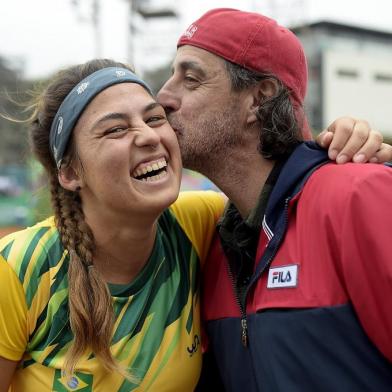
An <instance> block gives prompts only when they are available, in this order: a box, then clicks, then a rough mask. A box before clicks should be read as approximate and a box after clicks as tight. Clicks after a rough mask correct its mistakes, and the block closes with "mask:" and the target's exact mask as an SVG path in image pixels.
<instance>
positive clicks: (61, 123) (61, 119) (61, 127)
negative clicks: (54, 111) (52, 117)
mask: <svg viewBox="0 0 392 392" xmlns="http://www.w3.org/2000/svg"><path fill="white" fill-rule="evenodd" d="M63 124H64V119H63V117H61V116H60V117H59V123H58V125H57V135H60V133H61V131H62V130H63Z"/></svg>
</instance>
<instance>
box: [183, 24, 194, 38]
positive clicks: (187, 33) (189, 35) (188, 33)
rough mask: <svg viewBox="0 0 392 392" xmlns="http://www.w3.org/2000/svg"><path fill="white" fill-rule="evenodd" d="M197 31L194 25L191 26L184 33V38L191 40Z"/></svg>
mask: <svg viewBox="0 0 392 392" xmlns="http://www.w3.org/2000/svg"><path fill="white" fill-rule="evenodd" d="M196 30H197V26H195V25H194V24H191V25H190V26H189V27H188V28H187V29H186V31H185V33H184V34H183V35H184V36H185V37H187V38H189V39H191V38H192V37H193V34H195V33H196Z"/></svg>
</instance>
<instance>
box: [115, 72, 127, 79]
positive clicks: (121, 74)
mask: <svg viewBox="0 0 392 392" xmlns="http://www.w3.org/2000/svg"><path fill="white" fill-rule="evenodd" d="M116 75H117V77H118V78H121V76H125V71H116Z"/></svg>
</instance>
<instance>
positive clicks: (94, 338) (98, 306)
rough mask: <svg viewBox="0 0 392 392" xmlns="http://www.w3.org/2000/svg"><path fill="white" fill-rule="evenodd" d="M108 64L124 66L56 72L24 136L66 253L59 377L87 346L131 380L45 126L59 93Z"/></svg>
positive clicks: (104, 289) (87, 235) (92, 65)
mask: <svg viewBox="0 0 392 392" xmlns="http://www.w3.org/2000/svg"><path fill="white" fill-rule="evenodd" d="M113 66H116V67H123V68H128V67H127V66H125V65H123V64H121V63H116V62H114V61H111V60H93V61H90V62H88V63H86V64H84V65H80V66H75V67H71V68H69V69H67V70H64V71H61V72H59V73H58V74H57V75H56V76H55V77H54V78H53V80H52V82H51V83H50V84H49V85H48V87H47V88H46V90H45V91H44V92H43V93H42V94H41V95H40V96H39V97H38V98H37V99H36V100H35V103H34V104H33V105H31V106H30V108H31V109H33V110H34V112H33V114H32V115H31V117H30V119H29V120H30V121H31V127H30V135H31V147H32V150H33V152H34V153H35V155H36V157H37V158H38V160H39V161H40V162H41V163H42V165H43V166H44V168H45V169H46V171H47V174H48V176H49V179H50V190H51V196H52V204H53V210H54V215H55V221H56V226H57V228H58V230H59V233H60V237H61V240H62V243H63V245H64V248H65V249H67V250H68V252H69V255H70V261H69V269H68V286H69V314H70V315H69V318H70V325H71V329H72V332H73V334H74V340H73V342H72V345H71V348H70V350H69V351H68V353H67V357H66V361H65V365H64V372H65V376H66V377H70V376H71V375H72V374H73V372H74V369H75V366H76V364H77V362H78V360H79V359H80V358H81V357H82V356H83V355H84V354H86V353H87V352H88V350H92V351H93V353H94V354H95V356H96V357H97V358H98V359H99V360H100V361H101V363H102V365H103V366H104V367H105V368H106V370H108V371H118V372H119V373H120V374H122V375H123V376H124V377H125V378H127V379H129V380H131V381H133V382H135V381H136V379H135V377H133V376H131V375H130V373H129V372H128V371H126V369H125V368H124V367H123V366H121V364H119V363H118V362H117V361H116V360H115V359H114V358H113V356H112V354H111V352H110V342H111V337H112V333H113V322H114V320H113V319H114V317H113V308H112V300H111V296H110V292H109V289H108V286H107V284H106V283H105V281H104V280H103V278H102V276H101V275H100V273H99V271H98V270H97V269H96V268H95V267H94V253H95V242H94V236H93V233H92V231H91V229H90V227H89V226H88V224H87V223H86V221H85V218H84V214H83V208H82V203H81V199H80V197H79V195H78V193H77V192H71V191H68V190H66V189H64V188H62V187H61V185H60V184H59V181H58V174H57V169H56V165H55V162H54V160H53V158H52V155H51V153H50V149H49V131H50V126H51V123H52V121H53V118H54V116H55V114H56V111H57V110H58V108H59V106H60V104H61V102H62V101H63V100H64V98H65V96H66V95H67V94H68V93H69V92H70V90H71V89H72V88H73V87H74V86H75V85H76V84H78V83H79V82H80V81H81V80H82V79H84V78H85V77H86V76H88V75H89V74H91V73H93V72H95V71H97V70H99V69H102V68H105V67H113ZM75 156H76V149H75V146H74V144H73V140H71V143H70V146H69V148H68V151H67V153H66V156H65V160H64V161H65V162H68V164H69V163H70V162H72V160H73V159H74V158H75ZM65 165H67V163H65Z"/></svg>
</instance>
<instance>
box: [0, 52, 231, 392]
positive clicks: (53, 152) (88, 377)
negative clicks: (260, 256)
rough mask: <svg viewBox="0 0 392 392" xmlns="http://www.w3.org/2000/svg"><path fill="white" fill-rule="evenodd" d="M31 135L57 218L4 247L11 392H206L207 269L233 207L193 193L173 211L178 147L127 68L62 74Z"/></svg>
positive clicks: (100, 64) (0, 308) (2, 385)
mask: <svg viewBox="0 0 392 392" xmlns="http://www.w3.org/2000/svg"><path fill="white" fill-rule="evenodd" d="M71 90H72V91H71ZM60 105H61V106H60ZM31 135H32V146H33V150H34V152H35V155H36V156H37V158H38V159H39V161H40V162H41V163H42V164H43V166H44V167H45V169H46V171H47V173H48V176H49V179H50V184H51V194H52V200H53V207H54V213H55V214H54V215H55V216H54V219H52V218H50V219H48V220H45V221H44V222H41V223H39V224H38V225H36V226H33V227H32V228H28V229H26V230H24V231H22V232H18V233H14V234H12V235H10V236H8V237H6V238H4V239H2V241H1V246H0V249H1V260H0V281H1V287H2V289H1V290H0V292H1V294H0V296H1V298H0V324H1V325H0V356H1V357H3V358H4V359H2V360H1V362H0V374H1V375H2V376H1V379H0V390H2V391H4V390H7V387H8V385H11V390H16V391H47V390H48V391H49V390H56V391H63V390H64V391H65V390H79V389H80V390H82V389H83V388H86V389H83V390H86V391H87V390H100V391H131V390H134V389H138V390H147V389H152V390H157V391H158V390H159V391H164V390H174V391H191V390H193V389H194V387H195V385H196V383H197V380H198V377H199V372H200V367H201V350H200V347H199V346H200V325H199V311H198V306H199V298H198V290H197V286H198V273H199V262H200V260H201V259H202V258H203V256H204V254H205V252H206V250H207V247H208V244H209V242H210V237H211V235H212V232H213V228H214V226H215V223H216V220H217V218H218V217H219V215H220V214H221V212H222V210H223V204H224V200H223V198H222V197H221V196H220V195H219V194H218V193H214V192H207V193H201V192H199V193H190V194H187V195H185V196H184V197H183V198H180V199H179V200H178V201H177V203H176V204H175V205H173V206H172V207H170V208H169V209H167V208H168V207H169V206H170V205H171V204H172V203H173V202H174V201H175V200H176V199H177V197H178V192H179V187H180V177H181V158H180V151H179V147H178V144H177V139H176V136H175V134H174V132H173V130H172V128H171V127H170V125H169V124H168V122H167V120H166V116H165V112H164V110H163V109H162V107H161V106H160V105H159V104H157V103H156V101H155V100H154V98H153V97H152V94H151V92H150V90H149V88H148V86H147V85H146V84H145V83H144V82H143V81H142V80H140V79H139V78H137V77H136V75H134V74H133V73H132V72H131V71H130V70H129V69H127V67H126V66H124V65H122V64H119V63H115V62H112V61H108V60H102V61H99V60H95V61H91V62H89V63H87V64H86V65H82V66H76V67H73V68H70V69H68V70H66V71H64V72H61V73H60V74H59V75H58V76H57V77H56V78H55V80H54V81H53V82H52V83H51V84H50V85H49V87H48V88H47V89H46V92H45V93H44V94H43V96H41V98H40V100H39V101H38V102H37V104H36V106H35V112H34V114H33V116H32V125H31ZM201 195H203V196H201ZM162 212H163V214H162ZM106 282H108V283H107V284H106ZM68 312H69V314H68ZM5 358H7V360H6V359H5ZM19 361H20V366H18V367H17V364H18V362H19Z"/></svg>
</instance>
